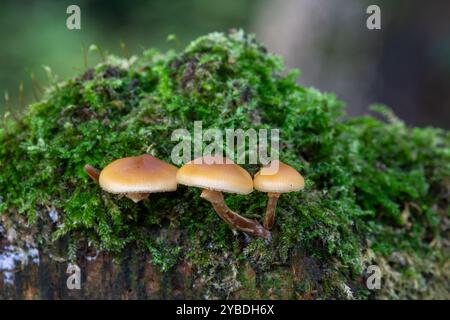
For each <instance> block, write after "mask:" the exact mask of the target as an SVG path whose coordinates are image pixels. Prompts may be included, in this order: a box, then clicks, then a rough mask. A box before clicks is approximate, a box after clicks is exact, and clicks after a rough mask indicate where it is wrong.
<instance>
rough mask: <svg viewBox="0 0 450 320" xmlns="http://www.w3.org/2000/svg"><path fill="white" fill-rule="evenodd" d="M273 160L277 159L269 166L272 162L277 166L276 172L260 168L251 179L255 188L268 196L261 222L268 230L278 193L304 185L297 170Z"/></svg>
mask: <svg viewBox="0 0 450 320" xmlns="http://www.w3.org/2000/svg"><path fill="white" fill-rule="evenodd" d="M274 161H278V163H274V162H272V163H271V165H270V166H272V165H273V164H274V165H275V166H278V170H277V172H276V173H273V174H265V173H264V169H265V168H262V169H261V170H260V171H259V172H258V173H256V174H255V177H254V179H253V185H254V187H255V189H256V190H258V191H262V192H267V196H268V197H269V200H268V202H267V208H266V215H265V217H264V223H263V225H264V227H265V228H266V229H269V230H270V229H271V228H272V226H273V224H274V222H275V209H276V206H277V202H278V198H279V197H280V194H281V193H288V192H294V191H299V190H301V189H303V187H304V186H305V180H304V179H303V177H302V175H301V174H300V173H298V172H297V170H295V169H294V168H292V167H291V166H288V165H287V164H284V163H283V162H281V161H279V160H274Z"/></svg>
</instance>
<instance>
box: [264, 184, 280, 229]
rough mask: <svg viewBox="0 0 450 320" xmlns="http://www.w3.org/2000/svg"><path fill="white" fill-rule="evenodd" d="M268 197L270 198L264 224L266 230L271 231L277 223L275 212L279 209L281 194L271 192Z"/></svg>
mask: <svg viewBox="0 0 450 320" xmlns="http://www.w3.org/2000/svg"><path fill="white" fill-rule="evenodd" d="M267 196H268V197H269V201H268V202H267V208H266V216H265V217H264V223H263V224H264V228H266V229H269V230H270V229H272V226H273V224H274V223H275V210H276V208H277V202H278V198H279V197H280V194H279V193H276V192H269V193H267Z"/></svg>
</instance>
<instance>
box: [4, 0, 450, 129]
mask: <svg viewBox="0 0 450 320" xmlns="http://www.w3.org/2000/svg"><path fill="white" fill-rule="evenodd" d="M70 4H77V5H79V6H80V8H81V25H82V29H81V30H68V29H67V28H66V18H67V16H68V15H67V14H66V8H67V7H68V6H69V5H70ZM369 4H378V5H379V6H380V7H381V10H382V30H378V31H372V30H368V29H367V28H366V19H367V17H368V15H367V14H366V8H367V6H368V5H369ZM0 26H1V28H0V39H1V43H2V45H1V46H0V70H1V72H0V92H1V94H2V98H3V95H4V93H5V92H8V94H9V97H10V101H9V103H8V104H9V105H8V106H6V103H5V102H4V99H1V100H0V113H1V112H4V111H5V109H6V107H8V109H10V110H11V111H13V112H14V111H15V110H17V109H18V108H20V104H23V103H20V101H19V100H20V99H19V96H20V94H19V86H20V83H23V86H24V96H25V103H29V102H32V101H33V95H32V90H31V80H30V74H31V73H34V74H35V75H36V78H37V80H38V81H39V82H40V83H41V84H45V81H46V78H45V71H44V70H43V68H42V66H43V65H46V66H50V67H51V68H52V70H53V71H54V72H55V73H56V74H57V75H58V76H59V77H60V78H66V77H69V76H71V75H73V74H75V73H77V72H79V71H81V70H83V69H84V62H83V54H82V44H84V45H85V46H86V47H89V45H90V44H93V43H95V44H97V45H99V46H100V47H101V48H102V49H103V50H105V51H107V52H111V53H116V54H123V51H122V50H121V47H120V42H121V41H123V42H124V43H125V44H126V46H127V49H128V51H129V52H130V54H138V53H140V52H142V48H149V47H157V48H159V49H161V50H164V49H167V48H169V47H175V46H177V43H176V42H169V41H167V36H168V35H169V34H176V35H177V38H178V40H179V43H180V45H181V47H183V46H184V45H186V44H187V43H189V42H190V41H191V40H193V39H195V38H196V37H198V36H200V35H203V34H206V33H209V32H212V31H227V30H228V29H230V28H243V29H244V30H246V31H249V32H254V33H256V34H257V37H258V39H259V40H261V41H263V42H264V43H265V44H266V46H267V48H268V49H269V51H273V52H275V53H278V54H281V55H283V57H285V61H286V64H287V66H288V67H295V68H299V69H301V70H302V77H301V78H300V80H299V81H300V83H301V84H304V85H312V86H315V87H317V88H319V89H321V90H325V91H331V92H335V93H336V94H337V95H338V97H339V98H341V99H343V100H344V101H346V102H347V103H348V107H349V109H348V110H349V114H350V115H358V114H363V113H366V112H367V106H368V105H369V104H371V103H374V102H379V103H385V104H387V105H389V106H390V107H392V108H393V109H394V111H395V112H396V113H397V114H398V115H399V116H400V117H402V118H404V119H405V120H406V121H407V122H408V123H411V124H414V125H421V126H426V125H434V126H440V127H445V128H450V90H449V88H450V1H439V0H436V1H433V2H431V3H429V4H428V3H427V4H425V3H424V2H421V1H418V0H410V1H406V0H396V1H386V0H383V1H365V0H363V1H358V0H227V1H225V0H221V1H219V0H189V1H188V0H169V1H167V0H148V1H144V0H134V1H118V0H112V1H104V0H97V1H87V0H84V1H65V0H62V1H36V0H29V1H23V2H19V1H12V0H0ZM98 61H99V56H98V54H97V53H95V52H91V53H89V54H88V64H89V65H90V66H93V65H94V64H95V63H96V62H98Z"/></svg>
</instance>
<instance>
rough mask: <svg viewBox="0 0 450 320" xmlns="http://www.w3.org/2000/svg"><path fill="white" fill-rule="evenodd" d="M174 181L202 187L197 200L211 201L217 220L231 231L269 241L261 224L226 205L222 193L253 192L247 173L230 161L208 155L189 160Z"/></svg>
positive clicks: (266, 232) (268, 236) (251, 182)
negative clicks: (235, 230)
mask: <svg viewBox="0 0 450 320" xmlns="http://www.w3.org/2000/svg"><path fill="white" fill-rule="evenodd" d="M177 182H178V183H179V184H184V185H187V186H191V187H199V188H202V189H203V191H202V193H201V195H200V197H202V198H203V199H205V200H208V201H209V202H211V204H212V206H213V207H214V210H215V211H216V212H217V214H218V215H219V217H221V218H222V219H223V220H224V221H225V222H226V223H227V224H228V225H230V226H231V227H232V228H234V229H237V230H239V231H242V232H245V233H247V234H250V235H252V236H256V237H261V238H264V239H270V232H269V231H268V230H266V229H264V228H263V226H262V225H261V224H260V223H258V222H257V221H255V220H251V219H247V218H244V217H242V216H241V215H239V214H237V213H236V212H234V211H232V210H231V209H230V208H228V206H227V205H226V204H225V202H224V198H223V194H222V192H228V193H237V194H249V193H251V192H252V191H253V181H252V178H251V176H250V174H249V173H248V172H247V171H245V170H244V169H243V168H241V167H240V166H238V165H236V164H234V163H233V162H232V161H231V160H230V159H228V158H223V157H211V156H209V157H202V158H198V159H195V160H193V161H190V162H188V163H186V164H185V165H184V166H182V167H181V168H180V169H179V170H178V173H177Z"/></svg>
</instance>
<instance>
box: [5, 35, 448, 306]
mask: <svg viewBox="0 0 450 320" xmlns="http://www.w3.org/2000/svg"><path fill="white" fill-rule="evenodd" d="M297 76H298V72H297V71H295V70H285V69H284V67H283V64H282V59H281V58H280V57H278V56H275V55H272V54H270V53H268V52H267V50H266V49H265V48H264V46H262V45H261V44H260V43H258V42H257V41H256V40H255V37H254V36H253V35H248V34H246V33H244V32H242V31H234V32H231V33H229V34H224V33H212V34H209V35H206V36H203V37H200V38H198V39H196V40H194V41H193V42H191V43H190V44H189V45H188V46H187V47H186V48H185V49H184V50H182V51H180V52H178V51H175V50H169V51H168V52H165V53H162V52H159V51H157V50H155V49H150V50H146V51H145V52H144V53H143V54H142V55H141V56H139V57H137V56H134V57H131V58H120V57H116V56H108V57H107V58H106V59H105V61H103V62H102V63H100V64H98V65H97V66H95V67H93V68H91V69H88V70H86V71H85V72H83V73H82V74H80V75H77V76H75V77H73V78H70V79H68V80H66V81H56V80H55V81H52V82H51V83H50V84H49V85H48V87H47V88H46V90H45V94H44V97H43V98H42V99H41V100H40V101H38V102H36V103H33V104H31V105H30V106H29V107H28V108H27V110H26V111H25V112H24V114H23V115H18V116H16V118H17V119H14V118H12V117H5V118H4V119H3V122H2V127H1V129H0V142H1V144H0V196H1V197H0V212H1V214H0V218H1V220H0V224H1V227H2V228H0V240H2V239H4V238H6V236H5V235H6V234H8V232H10V230H12V229H14V230H16V232H17V233H18V235H19V236H18V237H16V239H19V240H20V241H21V245H23V246H26V245H31V243H32V244H33V245H35V246H37V247H38V248H39V249H42V250H44V251H45V250H51V249H52V248H53V247H56V246H54V244H55V243H58V248H63V249H64V250H63V252H65V256H64V257H60V258H61V259H65V260H64V261H74V262H76V260H77V258H78V257H79V254H80V252H83V250H86V247H89V248H91V247H94V248H95V249H96V250H99V251H102V252H109V253H110V254H113V255H115V256H117V257H120V256H121V255H124V254H126V253H127V252H142V253H145V254H148V255H149V259H148V261H147V263H148V264H151V265H152V266H155V267H157V268H158V270H159V271H158V272H162V273H163V274H166V275H167V276H166V277H170V275H173V274H174V273H175V270H178V269H179V268H181V267H180V266H183V268H189V270H192V271H191V274H192V278H193V283H195V286H194V285H193V284H191V286H190V287H191V288H194V287H195V288H194V289H192V290H196V292H197V291H198V295H196V297H209V298H211V297H222V298H227V297H235V298H257V299H258V298H293V299H311V298H345V299H347V298H430V297H434V298H448V294H449V290H450V289H449V281H448V277H449V270H450V268H448V252H449V251H448V248H449V241H448V230H449V226H450V223H449V221H450V220H449V206H448V203H449V196H448V195H449V192H450V134H449V132H447V131H445V130H442V129H438V128H415V127H409V126H407V125H405V124H404V123H403V122H402V121H401V120H400V119H398V118H397V117H396V116H395V115H393V114H392V112H391V111H390V110H389V109H388V108H386V107H384V106H380V105H376V106H372V108H371V109H372V111H374V112H376V113H378V116H377V117H373V116H370V115H367V116H363V117H357V118H348V117H346V116H345V113H344V107H343V103H342V102H340V101H339V100H338V99H336V97H335V96H334V95H333V94H328V93H322V92H320V91H318V90H316V89H314V88H306V87H303V86H301V85H298V83H297ZM379 119H382V120H379ZM196 121H202V125H203V127H204V129H205V130H207V129H221V130H226V129H233V130H235V129H242V130H244V131H246V130H250V129H252V130H255V131H257V132H259V130H262V129H265V130H270V129H272V128H277V129H279V154H278V157H277V158H278V159H280V160H281V161H282V162H283V163H285V164H289V166H292V169H293V170H295V171H296V172H300V173H301V175H302V176H303V177H304V179H305V180H304V182H303V183H304V185H305V187H304V189H303V190H301V191H297V190H299V189H300V188H301V187H302V186H301V185H302V183H300V178H299V177H297V178H298V181H295V186H296V187H295V188H294V182H292V188H294V189H295V190H292V191H294V192H289V193H282V192H283V191H280V190H281V189H280V190H278V191H277V190H274V191H271V190H268V189H261V191H262V192H256V191H254V192H251V193H248V192H247V191H244V189H245V188H246V185H245V184H246V183H247V182H244V183H241V184H240V185H239V186H238V185H236V186H235V189H234V190H237V191H232V190H231V189H224V188H217V187H214V188H213V187H209V188H206V187H205V186H204V185H198V184H197V185H196V187H192V186H193V185H194V184H193V183H192V184H189V183H186V184H187V186H186V185H184V184H180V183H179V184H178V187H176V186H175V188H176V190H175V188H174V186H173V183H174V182H173V181H175V184H176V180H171V179H176V174H172V178H170V176H171V174H169V172H175V171H176V170H177V169H176V168H175V169H174V170H171V169H168V168H169V167H166V165H167V166H172V164H171V152H172V150H173V148H174V147H175V145H176V144H177V142H175V141H172V140H171V134H172V132H174V131H175V130H177V129H180V128H182V129H183V130H187V132H189V133H190V134H191V135H192V134H193V133H194V123H195V122H196ZM202 143H203V148H206V147H207V146H208V145H207V141H203V142H202ZM245 154H246V157H249V156H250V155H251V154H252V152H251V150H250V152H249V150H248V146H247V145H246V146H245ZM143 155H147V156H145V158H146V159H142V158H141V161H143V162H145V163H147V161H149V163H150V162H151V163H153V162H152V161H153V160H152V161H150V158H148V157H154V158H155V159H157V160H158V161H161V163H159V162H158V167H159V168H160V169H161V170H167V171H165V172H166V173H167V174H164V175H162V176H161V177H160V178H161V179H163V178H162V177H163V176H164V179H165V178H167V179H168V180H167V182H163V181H162V180H158V185H159V186H161V188H160V190H161V191H156V190H148V189H142V188H140V187H142V185H140V186H139V188H137V187H136V188H135V189H132V188H131V189H130V188H128V187H129V185H128V186H127V187H125V185H120V186H119V184H117V182H118V180H120V177H119V176H114V174H112V175H109V178H111V179H112V180H110V181H109V183H110V184H109V185H108V182H106V185H107V186H109V187H111V188H115V189H114V190H113V189H109V190H107V191H108V192H104V191H102V189H101V188H100V187H99V184H98V183H97V182H96V181H97V180H98V181H99V183H100V185H102V183H103V182H102V178H101V176H99V174H100V173H99V172H98V171H96V169H95V168H98V169H101V168H105V169H106V168H107V166H108V165H109V164H110V163H115V162H113V161H115V160H117V159H123V158H129V159H136V157H137V158H138V159H139V157H142V156H143ZM270 160H273V159H270ZM162 163H164V164H165V165H163V164H162ZM86 164H89V165H90V166H89V167H87V172H88V173H89V175H88V174H86V171H85V170H84V167H85V165H86ZM119 164H120V163H119ZM153 164H156V163H153ZM117 165H118V164H117ZM238 165H239V167H240V168H241V169H242V170H244V171H246V172H248V174H249V176H250V177H255V174H256V173H257V172H258V171H259V170H260V169H261V163H255V164H249V163H248V161H247V162H246V163H238V162H236V166H238ZM177 166H178V167H181V165H179V164H177ZM150 167H152V168H156V167H154V166H153V165H152V164H150ZM280 167H282V166H280ZM178 170H180V169H178ZM239 171H240V170H239ZM280 172H281V170H280ZM111 173H112V171H111ZM134 173H136V174H137V177H144V175H143V174H140V173H138V172H137V171H136V172H134ZM106 177H108V176H106ZM154 177H156V176H154ZM91 178H92V179H91ZM185 178H189V177H185ZM158 179H159V178H158ZM236 179H237V176H236ZM93 180H94V181H93ZM230 180H231V179H230ZM250 180H251V179H250ZM136 181H137V180H136ZM242 181H248V179H247V178H243V180H242ZM122 182H126V181H121V182H120V183H122ZM228 182H231V181H228ZM164 183H167V185H166V186H167V189H166V187H164ZM248 183H249V185H250V181H248ZM153 185H154V184H153ZM262 185H264V184H262ZM255 187H256V184H255ZM203 188H205V189H209V190H207V191H206V193H207V194H205V191H202V189H203ZM252 188H253V186H252ZM258 188H259V187H256V189H258ZM211 189H212V190H214V191H212V190H211ZM111 191H113V192H114V193H120V194H125V195H127V196H130V195H131V196H132V197H133V196H136V195H137V194H138V195H139V197H138V198H136V197H134V200H135V201H137V200H140V201H139V202H136V203H135V202H134V201H131V200H130V199H128V198H127V197H121V196H118V195H116V194H112V193H111ZM166 191H170V192H166ZM223 191H226V192H231V193H227V195H226V199H225V201H226V205H225V202H223V201H224V200H223V195H222V193H221V192H223ZM149 193H150V194H149ZM275 194H276V195H275ZM278 194H280V195H278ZM268 196H269V198H270V199H268ZM202 197H203V198H202ZM274 197H276V198H278V197H279V200H278V202H277V203H276V201H275V200H276V199H275V198H274ZM205 199H207V200H208V201H210V202H211V203H212V205H211V203H208V201H205ZM275 204H276V205H277V208H276V220H275V223H274V224H273V227H272V229H271V230H270V234H271V241H270V242H269V241H267V240H266V239H265V238H266V237H264V236H263V237H258V236H257V237H247V236H245V232H248V233H250V234H252V233H253V234H258V232H259V233H260V234H262V235H265V231H264V230H266V232H268V230H267V229H266V228H264V227H263V226H261V225H260V223H259V221H263V219H264V218H263V217H264V214H265V212H266V211H268V212H269V218H268V219H267V222H266V227H267V228H269V226H270V225H271V224H272V222H271V221H272V220H271V219H272V218H271V215H272V213H271V212H272V208H273V213H275ZM230 208H232V209H233V210H236V211H237V212H239V215H238V214H237V213H236V212H234V211H231V209H230ZM55 212H56V213H57V215H56V216H58V219H57V220H52V219H50V218H49V217H50V216H52V217H53V216H55ZM218 215H219V217H218ZM220 218H222V219H223V220H225V221H227V222H228V223H223V221H222V219H220ZM241 218H242V219H243V220H241ZM229 225H231V226H233V228H236V226H237V227H241V228H243V229H246V230H243V229H241V230H242V231H245V232H233V231H232V230H231V229H230V228H229ZM259 227H261V228H262V229H259ZM238 229H239V228H238ZM248 230H250V232H249V231H248ZM19 240H17V241H19ZM20 241H19V242H20ZM53 256H54V255H53ZM369 266H377V267H378V268H379V269H380V271H381V276H382V281H381V283H382V285H381V287H380V289H379V290H370V289H368V287H367V286H366V278H367V277H368V274H367V272H366V270H368V269H367V267H369ZM370 270H371V269H370ZM155 272H156V271H155ZM164 279H167V278H164Z"/></svg>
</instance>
